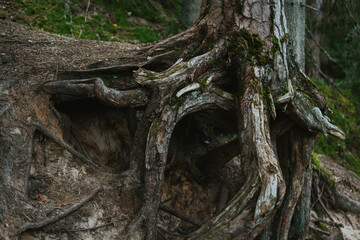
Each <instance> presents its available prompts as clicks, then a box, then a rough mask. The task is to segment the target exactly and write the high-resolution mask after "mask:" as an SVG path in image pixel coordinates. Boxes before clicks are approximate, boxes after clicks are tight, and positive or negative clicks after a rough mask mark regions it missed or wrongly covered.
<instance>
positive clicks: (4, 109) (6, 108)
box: [0, 103, 11, 117]
mask: <svg viewBox="0 0 360 240" xmlns="http://www.w3.org/2000/svg"><path fill="white" fill-rule="evenodd" d="M10 106H11V104H10V103H9V104H8V105H7V106H5V107H4V108H3V109H2V110H1V111H0V117H1V116H2V115H3V114H4V113H5V112H6V111H7V110H8V109H9V107H10Z"/></svg>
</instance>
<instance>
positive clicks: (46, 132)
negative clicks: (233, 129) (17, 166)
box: [23, 121, 106, 171]
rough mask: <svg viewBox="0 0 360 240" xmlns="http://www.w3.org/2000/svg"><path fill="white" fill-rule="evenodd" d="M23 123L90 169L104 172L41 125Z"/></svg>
mask: <svg viewBox="0 0 360 240" xmlns="http://www.w3.org/2000/svg"><path fill="white" fill-rule="evenodd" d="M23 123H24V124H25V125H27V126H29V125H30V126H33V127H35V128H36V130H37V131H39V132H41V133H42V134H44V135H45V136H47V137H48V138H50V139H51V140H53V141H54V142H56V143H57V144H59V145H60V146H62V147H63V148H65V149H66V150H68V151H69V152H70V153H72V154H73V155H75V156H76V157H77V158H79V159H80V160H82V161H83V162H84V163H86V164H89V165H90V166H91V167H93V168H95V169H100V170H102V171H106V170H105V169H104V168H103V167H101V166H99V165H97V164H95V163H94V162H92V161H91V160H90V159H88V158H87V157H85V156H84V155H83V154H81V153H79V152H78V151H76V150H75V149H74V148H73V147H72V146H70V145H69V144H67V143H66V142H64V141H63V140H61V139H60V138H59V137H57V136H56V135H55V134H53V133H51V132H50V131H49V130H47V129H46V128H45V127H43V126H42V125H40V124H38V123H28V122H24V121H23Z"/></svg>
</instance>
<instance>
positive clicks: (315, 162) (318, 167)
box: [311, 152, 322, 172]
mask: <svg viewBox="0 0 360 240" xmlns="http://www.w3.org/2000/svg"><path fill="white" fill-rule="evenodd" d="M311 163H312V167H313V169H315V170H316V171H318V172H321V169H322V166H321V162H320V160H319V158H318V156H317V154H316V153H315V152H312V153H311Z"/></svg>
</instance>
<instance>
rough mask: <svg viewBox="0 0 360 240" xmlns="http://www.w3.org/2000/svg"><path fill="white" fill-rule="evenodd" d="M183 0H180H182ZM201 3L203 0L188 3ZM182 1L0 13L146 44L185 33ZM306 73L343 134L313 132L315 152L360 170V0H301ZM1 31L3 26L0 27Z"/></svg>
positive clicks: (1, 7) (73, 0) (49, 3)
mask: <svg viewBox="0 0 360 240" xmlns="http://www.w3.org/2000/svg"><path fill="white" fill-rule="evenodd" d="M184 1H186V0H184ZM188 2H193V3H194V2H201V0H196V1H188ZM186 4H188V3H186V2H184V3H183V1H182V0H12V1H11V0H10V1H4V0H0V19H7V20H10V21H14V22H17V23H22V24H25V25H28V26H31V27H34V28H36V29H40V30H43V31H48V32H52V33H55V34H59V35H64V36H67V37H71V38H75V39H91V40H101V41H118V42H125V43H147V42H154V41H158V40H161V39H164V38H167V37H170V36H173V35H175V34H177V33H179V32H181V31H183V30H184V29H185V28H186V27H187V26H188V24H189V23H188V22H186V21H184V16H182V15H184V11H182V8H183V6H185V7H186ZM303 7H305V8H306V11H307V33H306V72H307V74H308V75H309V76H310V77H311V78H312V80H313V81H314V82H315V83H316V85H317V86H318V88H319V89H320V90H321V92H323V94H324V96H325V98H326V99H327V101H328V108H329V114H328V115H329V117H330V119H332V120H333V123H334V124H335V125H337V126H339V127H340V128H341V129H342V130H343V131H344V132H345V133H346V140H345V141H340V140H338V139H335V138H332V137H326V136H323V135H319V136H318V138H317V141H316V145H315V148H314V153H313V160H314V161H313V164H314V167H315V168H316V169H318V168H319V165H318V164H319V162H318V161H317V154H325V155H328V156H330V157H331V158H332V159H333V160H334V161H336V162H338V163H340V164H341V165H343V166H345V167H346V168H348V169H350V170H352V171H353V172H355V173H356V174H358V175H359V176H360V1H359V0H307V2H306V5H304V6H303ZM0 32H1V29H0Z"/></svg>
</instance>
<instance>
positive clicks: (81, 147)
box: [70, 128, 90, 159]
mask: <svg viewBox="0 0 360 240" xmlns="http://www.w3.org/2000/svg"><path fill="white" fill-rule="evenodd" d="M70 132H71V134H72V135H73V136H74V138H75V141H76V142H77V144H78V145H79V146H80V149H81V151H82V152H83V153H84V155H85V156H86V157H87V158H88V159H90V157H89V155H88V154H87V153H86V151H85V149H84V148H83V146H82V144H81V143H80V141H79V139H78V138H77V136H76V135H75V134H74V131H73V130H72V128H71V129H70Z"/></svg>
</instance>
